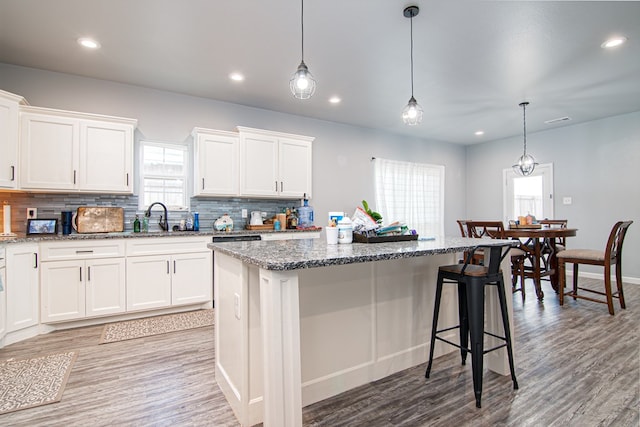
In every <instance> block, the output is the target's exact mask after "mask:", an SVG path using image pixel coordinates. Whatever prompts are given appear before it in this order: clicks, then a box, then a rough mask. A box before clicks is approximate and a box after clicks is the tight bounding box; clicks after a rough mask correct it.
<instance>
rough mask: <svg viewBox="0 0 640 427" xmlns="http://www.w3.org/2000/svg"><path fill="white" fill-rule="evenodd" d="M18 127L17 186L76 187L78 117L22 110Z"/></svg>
mask: <svg viewBox="0 0 640 427" xmlns="http://www.w3.org/2000/svg"><path fill="white" fill-rule="evenodd" d="M21 127H22V133H21V135H20V154H21V155H20V186H21V187H22V188H24V189H51V190H74V189H76V188H77V184H76V182H77V174H78V146H79V122H78V120H75V119H71V118H67V117H53V116H47V115H43V114H32V113H23V114H22V116H21Z"/></svg>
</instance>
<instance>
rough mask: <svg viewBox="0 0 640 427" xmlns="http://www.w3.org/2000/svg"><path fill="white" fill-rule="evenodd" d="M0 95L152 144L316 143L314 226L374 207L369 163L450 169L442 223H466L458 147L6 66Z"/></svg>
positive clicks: (449, 227)
mask: <svg viewBox="0 0 640 427" xmlns="http://www.w3.org/2000/svg"><path fill="white" fill-rule="evenodd" d="M185 78H188V77H185ZM0 89H2V90H5V91H8V92H12V93H16V94H19V95H22V96H23V97H25V98H26V99H27V101H28V102H29V103H30V104H31V105H34V106H39V107H50V108H58V109H66V110H73V111H83V112H89V113H97V114H107V115H115V116H123V117H131V118H136V119H138V133H137V135H138V137H140V138H147V139H152V140H160V141H184V140H186V139H187V138H188V137H189V135H190V133H191V130H192V128H193V127H194V126H199V127H205V128H212V129H220V130H230V131H233V130H235V126H248V127H255V128H261V129H268V130H276V131H281V132H289V133H296V134H301V135H309V136H313V137H315V138H316V139H315V141H314V143H313V144H314V145H313V198H312V199H311V201H310V204H312V205H313V206H314V209H315V215H316V220H315V224H316V225H320V226H324V225H325V223H326V218H327V212H329V211H335V210H345V211H347V212H348V213H349V214H351V213H353V210H354V209H355V208H356V206H358V205H359V204H360V202H361V200H362V199H366V200H368V201H370V202H373V199H374V191H373V183H372V182H373V180H372V165H371V161H370V160H371V157H384V158H389V159H395V160H405V161H415V162H422V163H434V164H441V165H445V170H446V175H445V194H446V197H445V218H449V219H450V220H449V221H447V224H446V226H445V232H446V233H447V234H456V235H457V233H458V230H457V228H456V224H455V219H456V218H462V217H464V216H465V201H464V194H465V172H464V168H465V148H464V147H463V146H460V145H456V144H448V143H442V142H437V141H425V140H422V139H418V138H409V137H406V136H398V135H394V134H390V133H385V132H380V131H376V130H373V129H367V128H360V127H354V126H347V125H343V124H339V123H334V122H326V121H321V120H314V119H309V118H305V117H301V116H295V115H290V114H283V113H278V112H274V111H269V110H262V109H257V108H251V107H245V106H241V105H237V104H231V103H225V102H219V101H213V100H210V99H204V98H197V97H192V96H186V95H180V94H176V93H171V92H163V91H158V90H152V89H147V88H143V87H138V86H130V85H124V84H119V83H113V82H107V81H103V80H96V79H88V78H84V77H78V76H73V75H68V74H61V73H54V72H48V71H42V70H36V69H32V68H24V67H17V66H14V65H8V64H1V63H0ZM401 107H402V106H399V107H398V108H399V109H398V120H400V109H401ZM425 125H427V124H425Z"/></svg>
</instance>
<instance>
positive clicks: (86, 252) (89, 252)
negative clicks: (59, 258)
mask: <svg viewBox="0 0 640 427" xmlns="http://www.w3.org/2000/svg"><path fill="white" fill-rule="evenodd" d="M76 253H77V254H92V253H93V249H88V250H84V251H76Z"/></svg>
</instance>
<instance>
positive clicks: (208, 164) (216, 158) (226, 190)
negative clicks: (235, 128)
mask: <svg viewBox="0 0 640 427" xmlns="http://www.w3.org/2000/svg"><path fill="white" fill-rule="evenodd" d="M195 138H196V140H195V144H196V146H195V164H196V170H195V182H194V184H193V186H194V194H195V195H196V196H237V195H238V194H239V190H240V184H239V180H240V175H239V172H238V158H239V145H240V143H239V141H238V137H236V136H229V135H222V134H215V133H213V134H208V133H207V134H202V133H201V134H197V135H195Z"/></svg>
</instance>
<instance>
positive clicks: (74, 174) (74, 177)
mask: <svg viewBox="0 0 640 427" xmlns="http://www.w3.org/2000/svg"><path fill="white" fill-rule="evenodd" d="M73 183H74V184H75V183H76V171H75V170H74V171H73Z"/></svg>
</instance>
